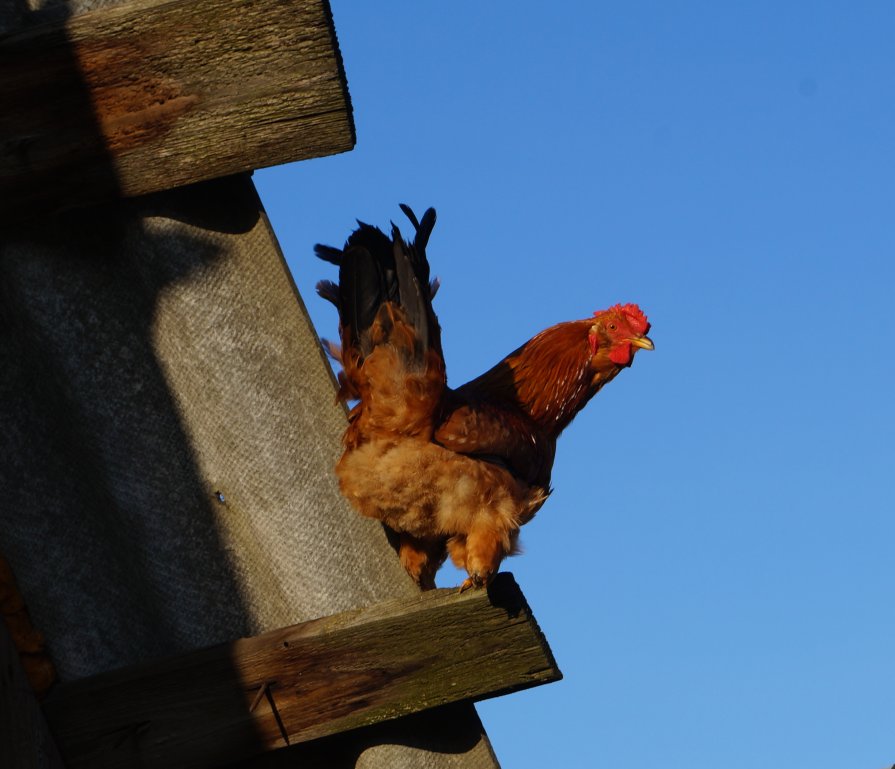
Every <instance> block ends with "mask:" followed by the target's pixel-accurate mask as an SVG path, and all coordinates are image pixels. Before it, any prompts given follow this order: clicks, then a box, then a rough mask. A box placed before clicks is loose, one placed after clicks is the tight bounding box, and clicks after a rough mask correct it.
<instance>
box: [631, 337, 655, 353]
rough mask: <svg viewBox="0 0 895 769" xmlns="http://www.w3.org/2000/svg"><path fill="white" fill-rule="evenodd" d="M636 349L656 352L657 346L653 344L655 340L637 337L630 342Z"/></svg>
mask: <svg viewBox="0 0 895 769" xmlns="http://www.w3.org/2000/svg"><path fill="white" fill-rule="evenodd" d="M628 341H629V342H630V343H631V344H633V345H634V346H635V347H639V348H641V349H642V350H655V349H656V345H654V344H653V340H652V339H650V338H649V337H648V336H635V337H633V338H632V339H629V340H628Z"/></svg>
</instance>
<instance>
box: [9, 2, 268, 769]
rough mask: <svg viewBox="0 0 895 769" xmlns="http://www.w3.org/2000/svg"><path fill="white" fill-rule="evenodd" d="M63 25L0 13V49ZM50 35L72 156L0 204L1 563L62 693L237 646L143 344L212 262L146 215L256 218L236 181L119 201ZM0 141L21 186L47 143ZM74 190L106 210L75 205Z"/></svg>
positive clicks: (190, 461)
mask: <svg viewBox="0 0 895 769" xmlns="http://www.w3.org/2000/svg"><path fill="white" fill-rule="evenodd" d="M70 12H71V11H70V6H69V4H67V3H65V2H48V3H46V4H45V5H44V6H43V7H41V8H40V9H39V10H35V11H32V10H31V9H30V8H29V7H28V6H27V5H26V4H25V3H24V2H23V1H22V0H0V37H2V35H3V34H6V33H9V32H10V31H12V30H19V31H21V30H22V29H27V28H30V27H33V26H35V25H40V24H43V23H45V22H48V21H52V22H54V23H59V22H64V21H65V20H66V19H67V18H68V17H69V14H70ZM64 29H65V28H64V26H62V27H60V31H59V33H58V34H56V35H55V36H54V37H53V38H52V40H51V41H50V43H51V44H50V45H49V46H48V48H47V51H46V53H47V56H49V57H51V63H52V69H53V74H54V77H53V80H52V84H51V86H49V87H50V91H49V92H48V91H47V90H45V89H44V90H43V91H41V93H40V98H41V100H42V103H41V105H40V110H41V114H42V119H44V120H48V121H55V122H56V123H57V124H58V126H59V131H60V132H63V133H64V132H70V133H71V134H72V135H77V136H78V137H81V136H88V137H90V138H89V140H88V146H86V147H84V146H83V145H82V146H80V147H79V150H80V152H79V154H78V159H77V160H76V161H74V165H72V166H71V167H66V166H65V165H64V162H63V165H62V169H63V173H62V174H58V173H56V174H52V175H48V176H42V175H41V174H38V173H35V174H33V175H30V176H28V177H27V181H26V182H25V183H26V184H27V188H23V189H21V190H20V191H19V193H20V194H18V195H15V196H13V197H12V199H8V200H4V201H3V204H2V207H3V211H2V219H3V220H4V223H3V225H2V226H0V423H2V425H3V429H2V430H0V498H2V499H3V504H2V506H0V552H3V554H4V555H5V556H6V558H7V559H8V560H9V561H10V563H11V564H12V566H13V569H14V571H15V573H16V575H17V577H18V580H19V583H20V585H21V587H22V592H23V594H24V596H25V599H26V602H27V604H28V606H29V610H30V612H31V616H32V618H33V620H34V622H35V624H36V625H37V626H38V627H39V628H40V630H41V631H42V632H43V633H44V634H45V635H46V637H47V639H48V648H49V650H50V653H51V655H52V656H53V658H54V661H55V662H56V665H57V668H58V670H59V673H60V675H61V677H62V680H73V679H77V678H80V677H83V676H85V675H90V674H93V673H96V672H98V671H101V670H108V669H112V668H115V667H119V666H122V665H127V664H134V663H137V662H140V661H144V660H146V659H152V658H157V657H165V656H168V655H171V654H173V653H176V652H180V651H184V650H185V649H189V648H192V647H193V646H198V645H206V644H208V643H209V642H213V641H224V640H227V639H229V638H232V637H236V636H240V635H248V634H250V633H251V632H252V631H253V630H254V629H255V628H254V626H253V623H252V619H251V618H250V613H249V610H248V609H247V608H246V607H245V606H244V605H243V602H242V599H241V594H240V586H239V582H238V580H237V578H236V576H235V575H234V573H233V571H232V569H231V567H230V563H229V560H228V555H227V550H226V548H225V546H224V544H223V543H222V542H221V540H220V538H219V535H218V533H217V531H216V526H215V515H214V511H213V508H212V506H213V497H212V490H211V489H208V488H205V486H204V484H203V482H202V480H201V478H200V474H199V472H198V470H197V465H196V459H195V456H194V451H193V447H192V445H191V441H190V438H189V436H188V434H187V432H186V430H185V428H184V425H183V424H182V422H181V417H180V415H179V410H178V407H177V403H176V399H175V397H174V395H173V394H172V392H171V391H170V388H169V384H168V381H167V379H166V375H165V372H164V370H163V368H162V366H161V364H160V362H159V360H158V358H157V355H156V352H155V348H154V339H153V326H154V319H155V314H156V308H157V304H158V302H159V300H160V297H161V296H162V295H163V294H164V293H165V292H166V291H168V290H170V289H171V288H172V287H173V286H176V285H177V284H178V283H180V282H182V281H186V280H190V279H192V278H194V277H195V275H196V274H197V273H200V272H201V271H203V270H206V269H208V268H210V267H212V266H213V265H215V264H216V263H218V262H219V261H220V260H221V259H222V258H224V256H225V254H223V253H222V252H221V251H220V250H219V248H218V247H217V246H215V245H213V242H212V240H213V239H204V238H200V237H194V236H193V235H191V234H190V233H189V231H188V228H167V229H166V231H165V232H164V234H162V235H159V234H158V233H157V232H156V231H155V230H153V231H149V230H148V229H147V227H146V224H145V217H146V216H164V217H168V218H171V219H175V220H178V221H181V222H185V223H188V224H191V225H193V226H195V227H197V228H202V229H205V230H212V231H215V232H222V233H234V232H244V231H247V230H248V229H250V228H251V227H252V226H253V225H254V223H255V222H256V221H257V219H258V217H259V215H260V204H259V203H258V201H257V198H256V197H255V194H254V190H253V188H252V187H251V184H250V183H249V182H248V181H247V177H245V176H240V177H237V178H231V179H227V180H222V181H214V182H209V183H207V184H203V185H198V186H197V188H196V189H191V190H190V189H187V190H178V191H177V192H175V193H158V194H156V195H152V196H150V197H148V198H146V199H143V200H141V199H132V200H127V201H125V200H122V199H120V195H119V194H116V192H115V191H116V190H118V189H120V188H119V186H118V184H117V180H116V171H115V167H114V164H113V162H112V161H111V159H110V158H109V155H108V153H107V152H106V148H105V146H104V143H103V138H102V133H101V131H100V128H99V126H98V125H97V121H96V119H95V116H94V113H93V110H92V107H91V102H90V98H89V95H88V92H87V89H86V87H85V85H84V83H83V81H82V77H81V73H80V71H79V69H78V63H77V61H76V58H75V56H74V55H73V54H72V51H71V47H70V46H69V45H68V43H67V39H66V35H65V31H64ZM26 43H27V40H26V41H25V42H24V43H23V45H25V44H26ZM18 60H19V59H18V53H17V49H16V47H15V46H7V47H5V48H3V49H2V61H0V65H2V66H3V67H15V66H16V62H17V61H18ZM44 74H46V73H44ZM31 85H32V84H30V83H29V81H28V73H27V72H23V73H22V77H21V78H19V79H17V80H16V84H15V88H16V89H18V90H17V91H16V93H15V94H8V93H0V103H6V98H7V97H10V96H12V95H14V96H15V98H16V99H27V98H28V93H29V89H30V87H31ZM2 128H3V119H2V116H0V147H2V150H3V152H4V154H6V155H7V156H13V157H15V158H18V162H19V163H20V169H21V168H24V169H29V168H31V167H32V166H33V165H36V164H35V163H34V159H35V158H37V157H39V156H40V155H41V153H48V152H55V151H58V150H57V148H58V146H60V145H62V144H64V142H57V143H55V144H52V143H50V142H48V141H47V140H46V134H45V133H44V134H39V132H35V134H36V135H40V136H42V137H43V138H37V139H34V140H31V139H29V137H28V136H27V135H23V134H22V133H19V134H18V135H17V136H15V137H12V138H10V137H9V136H8V135H6V136H5V135H4V133H3V130H2ZM85 157H87V158H89V161H90V162H89V167H88V166H87V165H85V164H84V158H85ZM57 168H58V166H57ZM85 175H87V176H86V177H85ZM88 182H89V183H90V184H91V185H94V184H98V185H100V186H101V187H102V188H104V189H106V190H111V191H112V192H111V197H112V199H113V201H112V202H111V203H109V204H107V205H104V206H101V207H94V208H79V206H80V205H81V204H82V201H81V200H80V196H79V187H80V185H81V184H83V183H88ZM36 188H40V189H41V190H42V193H41V194H42V195H43V196H44V200H46V199H47V196H46V194H45V193H46V191H47V190H51V191H52V193H51V194H50V195H49V208H59V209H63V213H60V214H58V215H55V216H44V215H41V214H40V211H35V210H32V209H31V208H30V207H29V205H28V199H29V198H30V197H31V195H32V190H33V189H36ZM42 210H43V209H42ZM147 529H148V530H151V531H150V532H149V533H151V534H152V536H147ZM147 543H151V545H148V544H147ZM209 553H213V554H216V555H215V556H214V557H212V558H209V557H208V554H209ZM222 597H223V600H222ZM173 606H178V607H179V608H178V609H177V611H172V607H173ZM186 618H190V619H186ZM197 618H198V619H197ZM191 623H196V624H195V625H193V624H191ZM232 696H233V698H234V700H239V701H242V700H243V698H244V694H243V692H242V691H234V692H233V693H232ZM134 740H137V741H139V733H138V732H135V733H134V734H128V735H121V739H120V740H118V741H117V744H116V745H114V746H103V747H102V750H106V749H108V750H112V751H117V752H118V753H121V751H124V752H125V753H126V752H127V746H128V744H129V742H133V741H134Z"/></svg>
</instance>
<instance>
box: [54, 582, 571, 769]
mask: <svg viewBox="0 0 895 769" xmlns="http://www.w3.org/2000/svg"><path fill="white" fill-rule="evenodd" d="M561 677H562V675H561V673H560V672H559V669H558V668H557V666H556V662H555V661H554V659H553V655H552V654H551V652H550V649H549V647H548V646H547V642H546V640H545V639H544V637H543V635H542V634H541V632H540V630H539V628H538V626H537V623H536V622H535V620H534V617H533V616H532V614H531V611H530V609H529V607H528V605H527V604H526V602H525V598H524V596H523V595H522V592H521V591H520V590H519V586H518V585H517V584H516V582H515V580H514V579H513V577H512V575H511V574H500V575H498V576H497V578H496V579H495V580H494V583H493V584H492V585H491V587H490V588H489V589H488V591H484V590H469V591H467V592H465V593H462V594H459V593H457V591H456V589H449V590H444V589H443V590H433V591H431V592H428V593H422V594H420V596H419V597H418V598H415V599H413V600H411V601H390V602H387V603H383V604H379V605H376V606H371V607H369V608H365V609H359V610H356V611H349V612H344V613H342V614H338V615H334V616H332V617H326V618H323V619H318V620H312V621H310V622H304V623H301V624H299V625H293V626H292V627H288V628H283V629H281V630H275V631H272V632H270V633H265V634H264V635H260V636H256V637H254V638H244V639H240V640H238V641H234V642H232V643H229V644H225V645H221V646H217V647H213V648H210V649H204V650H201V651H196V652H190V653H188V654H184V655H182V656H178V657H175V658H171V659H166V660H162V661H160V662H157V663H154V664H148V665H145V666H139V667H135V668H128V669H124V670H119V671H114V672H111V673H105V674H102V675H99V676H95V677H92V678H89V679H83V680H80V681H76V682H73V683H71V684H66V685H63V686H60V687H58V689H57V690H56V691H54V692H53V694H52V695H51V696H50V698H49V699H48V700H47V701H46V702H45V703H44V712H45V714H46V717H47V720H48V722H49V724H50V729H51V731H52V733H53V735H54V737H55V738H56V742H57V744H58V746H59V748H60V750H61V752H62V754H63V758H64V760H65V763H66V766H67V767H69V769H75V768H76V767H113V766H121V767H130V766H137V765H139V766H144V767H159V768H161V767H173V766H186V765H188V766H215V765H218V764H221V763H225V762H230V761H235V760H237V759H241V758H247V757H250V756H252V755H256V754H258V753H261V752H264V751H268V750H273V749H276V748H280V747H283V746H285V745H290V744H295V743H298V742H303V741H306V740H311V739H315V738H318V737H323V736H325V735H331V734H335V733H337V732H342V731H345V730H348V729H353V728H357V727H360V726H365V725H369V724H374V723H378V722H381V721H385V720H388V719H393V718H397V717H400V716H403V715H407V714H410V713H415V712H418V711H421V710H426V709H428V708H433V707H436V706H439V705H445V704H447V703H451V702H457V701H460V700H480V699H484V698H487V697H492V696H495V695H499V694H505V693H508V692H511V691H515V690H518V689H524V688H528V687H530V686H536V685H538V684H542V683H548V682H550V681H556V680H558V679H560V678H561Z"/></svg>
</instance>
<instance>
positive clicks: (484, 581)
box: [457, 572, 494, 593]
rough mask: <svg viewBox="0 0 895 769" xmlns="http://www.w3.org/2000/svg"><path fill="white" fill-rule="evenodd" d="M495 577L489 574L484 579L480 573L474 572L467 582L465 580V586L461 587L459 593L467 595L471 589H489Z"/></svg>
mask: <svg viewBox="0 0 895 769" xmlns="http://www.w3.org/2000/svg"><path fill="white" fill-rule="evenodd" d="M493 577H494V575H493V574H488V575H487V576H485V577H483V576H482V575H481V574H479V573H478V572H473V573H472V574H470V575H469V576H468V577H467V578H466V579H465V580H463V584H462V585H460V590H458V591H457V592H458V593H465V592H466V591H467V590H469V588H471V587H475V588H483V587H487V586H488V584H489V583H490V582H491V579H492V578H493Z"/></svg>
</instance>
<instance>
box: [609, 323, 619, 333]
mask: <svg viewBox="0 0 895 769" xmlns="http://www.w3.org/2000/svg"><path fill="white" fill-rule="evenodd" d="M609 330H610V331H616V330H618V326H616V325H615V324H614V323H610V324H609Z"/></svg>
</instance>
